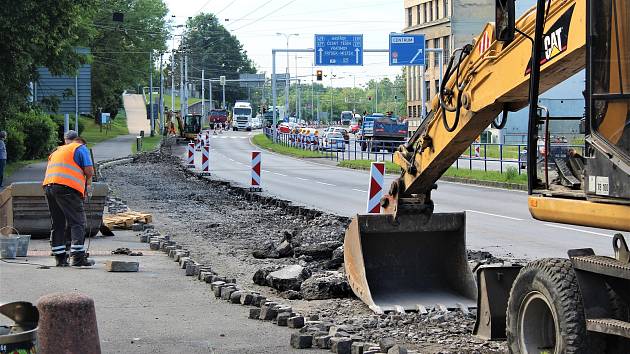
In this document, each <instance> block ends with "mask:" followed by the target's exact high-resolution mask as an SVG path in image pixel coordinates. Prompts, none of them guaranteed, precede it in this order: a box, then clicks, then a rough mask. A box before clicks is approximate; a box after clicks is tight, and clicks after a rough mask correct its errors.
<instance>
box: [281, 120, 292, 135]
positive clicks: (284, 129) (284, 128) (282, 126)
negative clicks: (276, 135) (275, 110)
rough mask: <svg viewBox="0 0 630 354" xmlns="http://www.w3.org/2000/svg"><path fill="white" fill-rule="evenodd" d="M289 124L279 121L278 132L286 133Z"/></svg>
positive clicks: (288, 129)
mask: <svg viewBox="0 0 630 354" xmlns="http://www.w3.org/2000/svg"><path fill="white" fill-rule="evenodd" d="M291 129H292V127H291V125H290V124H289V123H280V125H278V132H280V133H285V134H288V133H290V132H291Z"/></svg>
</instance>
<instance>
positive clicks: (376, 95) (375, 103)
mask: <svg viewBox="0 0 630 354" xmlns="http://www.w3.org/2000/svg"><path fill="white" fill-rule="evenodd" d="M374 113H378V79H377V80H376V94H375V95H374Z"/></svg>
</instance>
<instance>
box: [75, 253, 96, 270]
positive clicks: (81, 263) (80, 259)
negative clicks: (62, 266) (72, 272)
mask: <svg viewBox="0 0 630 354" xmlns="http://www.w3.org/2000/svg"><path fill="white" fill-rule="evenodd" d="M70 265H71V266H73V267H91V266H93V265H94V260H93V259H89V258H88V256H87V254H85V252H77V253H73V254H72V262H71V263H70Z"/></svg>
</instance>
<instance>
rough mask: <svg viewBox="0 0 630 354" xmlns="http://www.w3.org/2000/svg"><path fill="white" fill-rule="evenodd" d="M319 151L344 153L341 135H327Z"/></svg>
mask: <svg viewBox="0 0 630 354" xmlns="http://www.w3.org/2000/svg"><path fill="white" fill-rule="evenodd" d="M320 149H322V150H325V151H340V152H341V151H345V150H346V144H345V142H344V138H343V135H341V133H328V135H327V136H326V139H324V141H323V142H322V146H321V147H320Z"/></svg>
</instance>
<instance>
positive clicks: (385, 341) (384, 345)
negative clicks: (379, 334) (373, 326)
mask: <svg viewBox="0 0 630 354" xmlns="http://www.w3.org/2000/svg"><path fill="white" fill-rule="evenodd" d="M395 345H396V341H394V339H393V338H387V337H386V338H381V340H380V341H379V342H378V346H379V347H380V348H381V351H382V352H385V353H387V351H388V350H389V349H390V348H391V347H393V346H395Z"/></svg>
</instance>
